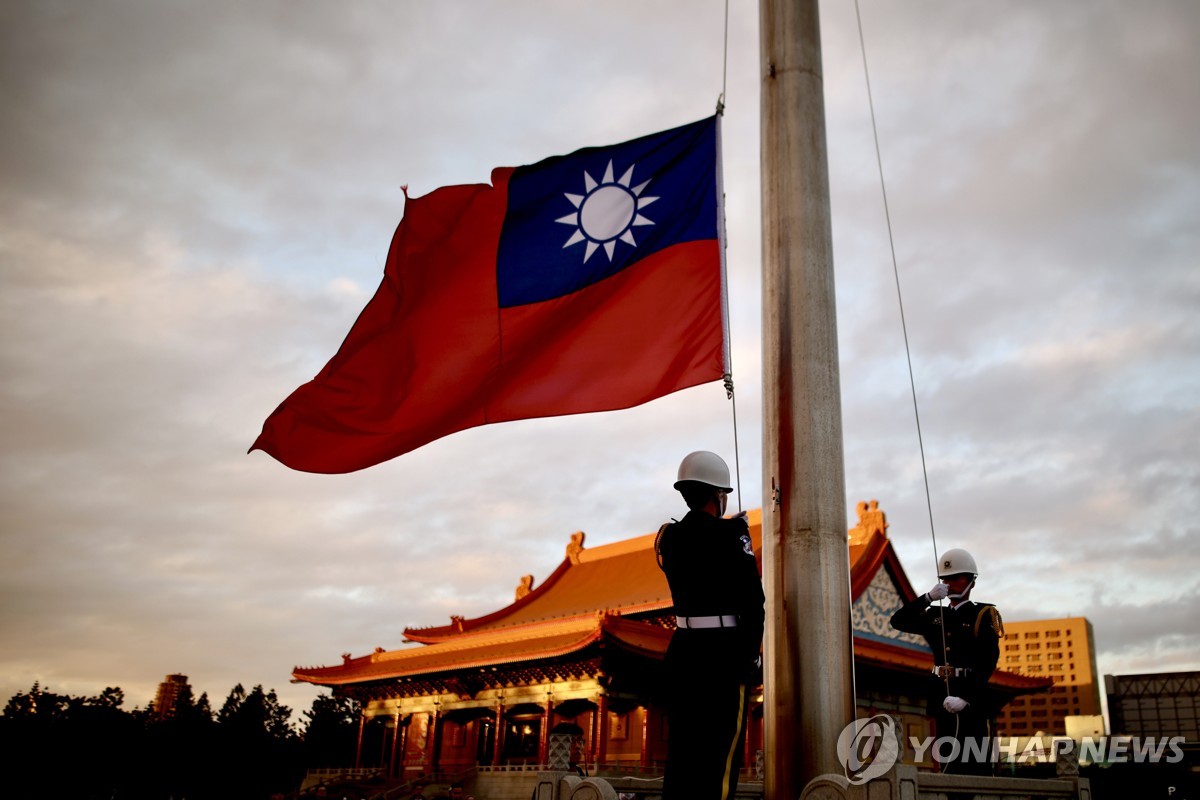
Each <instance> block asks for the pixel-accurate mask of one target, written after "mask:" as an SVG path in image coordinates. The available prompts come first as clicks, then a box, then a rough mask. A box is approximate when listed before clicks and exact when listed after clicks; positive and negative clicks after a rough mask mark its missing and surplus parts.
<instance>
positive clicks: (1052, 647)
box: [1046, 642, 1062, 650]
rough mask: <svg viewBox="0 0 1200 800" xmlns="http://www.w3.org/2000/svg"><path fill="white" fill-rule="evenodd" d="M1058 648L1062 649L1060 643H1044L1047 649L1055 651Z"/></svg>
mask: <svg viewBox="0 0 1200 800" xmlns="http://www.w3.org/2000/svg"><path fill="white" fill-rule="evenodd" d="M1060 647H1062V642H1046V648H1047V649H1050V650H1057V649H1058V648H1060Z"/></svg>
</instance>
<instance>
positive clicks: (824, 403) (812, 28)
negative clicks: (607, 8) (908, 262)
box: [759, 0, 854, 800]
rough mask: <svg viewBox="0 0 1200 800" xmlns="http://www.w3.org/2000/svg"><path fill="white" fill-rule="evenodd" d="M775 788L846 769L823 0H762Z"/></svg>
mask: <svg viewBox="0 0 1200 800" xmlns="http://www.w3.org/2000/svg"><path fill="white" fill-rule="evenodd" d="M759 14H760V36H761V61H762V64H761V66H762V75H761V79H762V94H761V102H762V110H761V111H762V119H761V125H762V132H761V137H762V163H761V168H762V215H763V222H762V224H763V239H762V241H763V266H762V269H763V289H762V291H763V341H762V347H763V407H764V408H763V411H764V413H763V487H764V494H765V495H766V496H765V498H764V502H763V583H764V586H765V589H766V594H767V628H766V659H765V661H766V663H765V665H764V669H765V698H764V714H765V717H764V733H765V739H766V741H765V742H764V748H765V751H766V758H767V771H766V776H765V778H766V785H765V787H764V789H765V795H766V798H767V800H794V798H796V797H799V796H800V793H801V791H802V790H803V789H804V786H805V785H806V784H807V783H808V782H809V781H811V780H812V779H813V778H815V777H817V776H818V775H822V774H826V773H837V774H842V773H843V768H842V766H841V763H840V761H839V760H838V756H837V738H838V734H839V733H841V731H842V729H843V728H844V727H845V726H846V725H847V724H849V723H850V722H851V721H852V720H853V718H854V690H853V651H852V647H853V644H852V634H851V622H850V563H849V554H848V549H847V538H846V530H847V528H846V489H845V476H844V464H843V454H842V412H841V393H840V389H841V387H840V382H839V377H838V351H837V320H836V313H835V304H834V281H833V246H832V232H831V222H830V212H829V171H828V163H827V156H826V147H825V107H824V96H823V85H822V67H821V45H820V28H819V21H818V12H817V0H760V3H759Z"/></svg>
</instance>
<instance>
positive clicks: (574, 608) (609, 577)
mask: <svg viewBox="0 0 1200 800" xmlns="http://www.w3.org/2000/svg"><path fill="white" fill-rule="evenodd" d="M749 520H750V538H751V539H752V540H753V542H754V552H755V555H756V556H757V557H758V559H759V562H760V570H761V561H762V512H761V511H759V510H754V511H751V512H749ZM655 536H656V534H653V533H650V534H646V535H644V536H638V537H635V538H633V539H626V540H624V541H620V542H613V543H612V544H606V545H601V546H600V547H596V548H590V549H586V550H582V551H581V552H579V553H578V555H577V556H576V557H575V559H574V560H573V559H572V558H571V557H570V556H568V557H567V558H564V559H563V561H562V563H561V564H559V565H558V568H557V569H555V570H554V572H552V573H551V574H550V576H549V577H548V578H546V580H545V581H544V582H543V583H542V584H541V585H540V586H537V587H536V588H534V589H533V591H531V592H530V593H529V594H527V595H526V596H525V597H522V598H521V599H520V600H516V601H514V602H513V603H511V604H510V605H508V606H505V607H504V608H502V609H500V610H499V611H495V612H493V613H491V614H488V615H486V616H482V617H476V618H475V619H469V620H459V619H456V620H455V622H452V623H451V624H449V625H441V626H434V627H429V628H406V629H405V630H404V636H405V638H407V639H409V640H411V641H414V642H425V643H428V644H432V643H434V642H441V641H446V640H447V639H451V638H454V637H457V636H460V635H462V634H464V633H471V632H475V631H484V630H494V629H500V628H511V627H515V626H519V625H528V624H530V623H534V622H543V621H546V620H551V619H563V618H566V617H570V616H574V615H576V614H587V613H594V612H595V611H596V610H598V609H603V610H605V611H608V612H610V613H612V614H622V615H624V614H638V613H642V612H645V611H656V610H658V609H666V608H670V607H671V590H670V587H668V586H667V579H666V577H665V576H664V575H663V573H662V570H660V569H659V568H658V562H657V561H656V560H655V558H654V554H653V550H654V537H655Z"/></svg>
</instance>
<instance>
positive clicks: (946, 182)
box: [0, 0, 1200, 718]
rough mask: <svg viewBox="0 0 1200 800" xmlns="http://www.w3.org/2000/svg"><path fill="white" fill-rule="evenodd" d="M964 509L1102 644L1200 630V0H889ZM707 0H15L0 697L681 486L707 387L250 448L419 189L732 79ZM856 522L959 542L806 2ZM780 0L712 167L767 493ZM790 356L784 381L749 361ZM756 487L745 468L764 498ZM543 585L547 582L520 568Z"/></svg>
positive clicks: (874, 185)
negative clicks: (583, 407)
mask: <svg viewBox="0 0 1200 800" xmlns="http://www.w3.org/2000/svg"><path fill="white" fill-rule="evenodd" d="M861 8H862V23H863V34H864V37H865V42H866V59H867V62H868V65H869V69H870V79H871V87H872V91H873V93H874V101H875V111H876V115H877V119H878V126H879V141H880V148H881V155H882V162H883V168H884V172H885V177H886V182H887V184H886V185H887V195H888V199H889V202H890V212H891V222H892V229H893V232H894V237H895V251H896V257H897V261H898V267H899V273H900V279H901V283H902V288H903V296H904V303H905V308H904V310H905V315H906V318H907V322H908V336H909V341H910V345H911V349H912V362H913V368H914V379H915V384H916V388H917V395H918V401H919V407H920V415H921V424H922V429H923V433H924V445H925V452H926V457H927V463H928V470H929V480H930V495H931V499H932V507H933V517H934V523H935V527H936V533H937V541H938V544H939V545H940V546H941V547H942V548H943V549H945V548H949V547H966V548H968V549H969V550H971V551H972V552H973V553H974V554H975V556H976V558H977V560H978V561H979V563H980V567H981V573H982V574H981V576H980V579H979V584H978V588H977V590H976V591H977V593H976V598H977V599H981V600H988V601H992V602H995V603H996V604H997V605H998V606H999V607H1000V609H1001V611H1002V613H1003V614H1004V616H1005V617H1006V618H1007V619H1014V620H1019V619H1034V618H1045V617H1056V616H1087V617H1088V618H1089V619H1090V620H1091V621H1092V623H1093V625H1094V626H1095V632H1096V637H1097V642H1096V644H1097V656H1098V661H1099V668H1100V670H1101V672H1102V673H1130V672H1151V671H1163V670H1177V669H1188V670H1195V669H1200V627H1198V626H1197V625H1196V622H1195V619H1196V617H1197V610H1198V609H1200V457H1198V455H1200V447H1198V445H1197V443H1198V442H1200V313H1198V310H1200V224H1198V223H1200V82H1198V81H1197V80H1196V76H1197V75H1200V48H1197V47H1196V41H1197V36H1198V35H1200V4H1196V3H1194V2H1191V1H1190V0H1176V1H1167V0H1147V1H1146V2H1142V3H1137V4H1133V3H1126V2H1116V1H1115V0H1114V1H1111V2H1082V0H1072V1H1070V2H1067V1H1065V0H1064V1H1063V2H1056V3H1045V2H1037V1H1036V0H1030V1H1028V2H1017V1H1016V0H1000V1H999V2H990V3H984V2H974V1H971V2H963V1H962V0H942V1H937V2H935V1H934V0H907V2H904V3H894V2H882V1H881V0H862V4H861ZM723 16H724V3H722V2H720V0H704V1H703V2H697V1H696V0H688V1H687V2H682V1H680V2H666V1H665V0H664V1H662V2H654V3H646V2H641V1H640V0H628V1H625V0H619V1H618V0H613V1H611V2H604V3H561V2H559V3H552V2H524V1H523V0H515V1H514V2H472V3H465V2H464V3H445V2H443V3H436V4H435V3H416V2H383V1H382V0H378V1H372V2H366V1H364V0H359V1H358V2H351V3H329V2H317V0H295V1H292V2H284V1H283V0H273V1H268V0H255V1H254V2H233V0H209V1H208V2H203V3H198V2H192V3H188V2H150V0H96V1H95V2H84V1H83V0H75V1H74V2H70V1H68V2H42V1H41V0H10V2H6V3H4V4H3V5H2V6H0V65H2V66H0V82H2V83H0V88H2V93H0V96H2V97H3V98H4V99H3V103H2V104H0V176H2V177H0V280H2V281H3V291H2V293H0V369H2V370H3V380H2V382H0V435H2V439H0V500H2V511H0V548H2V549H0V645H2V647H0V693H2V694H3V699H5V700H6V699H7V698H8V697H10V696H11V695H12V694H13V693H15V692H17V691H27V690H28V689H29V687H30V686H31V685H32V684H33V683H34V682H35V681H40V682H41V684H42V686H43V687H44V688H46V689H49V690H51V691H56V692H60V693H69V694H94V693H96V692H99V691H100V690H101V689H103V688H104V687H106V686H120V687H121V688H123V689H124V690H125V692H126V695H127V705H128V707H130V708H131V707H133V706H135V705H140V706H144V705H145V704H146V703H147V702H149V701H150V700H151V698H152V697H153V692H154V689H155V686H156V685H157V683H158V682H159V681H161V680H162V679H163V676H164V675H166V674H167V673H175V672H180V673H184V674H186V675H188V676H189V677H190V680H191V683H192V685H193V687H194V688H195V690H196V692H197V693H199V692H202V691H206V692H208V693H209V695H210V697H211V698H213V701H214V704H219V702H220V701H221V700H222V699H223V698H224V697H225V696H226V695H227V694H228V692H229V690H230V689H231V688H232V687H233V685H234V684H236V683H239V682H240V683H242V684H244V685H245V686H247V687H250V686H252V685H254V684H259V683H261V684H263V685H264V686H265V687H267V688H275V689H276V690H277V691H278V692H279V694H280V697H281V699H282V700H283V701H284V702H285V703H287V704H289V705H291V706H292V707H293V709H294V711H295V715H296V717H297V718H298V716H299V714H300V712H301V711H302V710H304V709H306V708H307V707H308V705H309V703H310V702H311V699H312V697H313V696H315V694H316V690H315V689H313V688H312V687H308V686H294V685H290V684H289V678H290V674H291V670H292V668H293V667H294V666H296V665H317V664H332V663H340V661H341V658H340V656H341V654H342V653H345V652H349V653H353V654H355V655H362V654H364V653H369V652H370V651H371V650H373V649H374V648H375V647H377V646H383V647H386V648H389V649H391V648H395V647H398V646H400V645H401V643H402V642H401V640H402V633H401V632H402V630H403V628H404V627H405V626H406V625H435V624H444V623H446V622H447V621H448V620H449V615H451V614H461V615H465V616H468V617H471V616H476V615H479V614H482V613H486V612H489V611H492V610H495V609H496V608H499V607H500V606H502V605H504V604H506V603H508V602H510V601H511V599H512V596H513V590H514V588H515V587H516V585H517V583H518V580H519V578H520V576H521V575H523V574H526V573H533V575H534V576H535V581H536V582H540V581H541V580H542V579H544V578H545V577H546V576H547V575H548V574H549V573H550V572H551V571H552V570H553V568H554V567H555V566H556V565H557V564H558V563H559V561H561V559H562V557H563V552H564V548H565V546H566V544H567V542H568V540H569V538H570V535H571V533H572V532H574V531H576V530H582V531H585V532H586V533H587V544H588V545H590V546H595V545H597V544H602V543H605V542H611V541H615V540H618V539H622V538H626V537H629V536H634V535H638V534H643V533H647V532H650V531H653V530H654V529H656V528H657V527H658V525H659V524H660V523H661V522H663V521H665V520H666V519H667V518H669V517H670V516H672V515H674V516H679V514H680V513H682V511H683V508H682V504H681V502H680V500H679V498H678V495H677V494H676V493H675V492H673V491H672V489H671V483H672V481H673V479H674V472H675V468H676V466H677V464H678V461H679V459H680V458H681V457H682V456H683V455H684V454H686V453H687V452H689V451H691V450H695V449H701V448H703V449H711V450H716V451H718V452H720V453H722V454H723V455H725V456H726V458H727V459H729V460H730V461H731V462H732V460H733V451H734V441H733V432H732V414H731V411H730V406H729V403H728V401H727V400H726V399H725V393H724V390H723V389H722V388H721V386H720V385H719V384H710V385H706V386H701V387H698V388H693V389H689V390H685V391H683V392H680V393H677V394H675V395H672V396H669V397H667V398H663V399H661V400H658V401H655V402H653V403H650V404H648V405H646V406H643V407H640V408H637V409H632V410H628V411H619V412H611V413H605V414H593V415H586V416H576V417H564V418H557V419H546V420H532V421H527V422H516V423H507V424H502V425H495V426H490V427H484V428H478V429H474V430H469V431H466V432H462V433H458V434H455V435H453V436H451V437H448V438H446V439H443V440H440V441H437V442H434V443H432V444H430V445H427V446H426V447H423V448H421V449H419V450H417V451H416V452H413V453H411V454H408V455H405V456H402V457H401V458H399V459H396V460H394V461H391V462H388V463H385V464H383V465H380V466H377V467H373V468H371V469H368V470H365V471H362V472H358V473H354V474H349V475H337V476H328V475H310V474H304V473H299V472H293V471H291V470H289V469H287V468H285V467H283V466H282V465H281V464H279V463H278V462H276V461H274V460H273V459H271V458H270V457H268V456H266V455H265V454H263V453H261V452H256V453H252V454H250V455H247V454H246V449H247V448H248V447H249V445H250V444H251V443H252V442H253V441H254V439H255V437H256V436H257V434H258V432H259V430H260V428H261V425H262V422H263V420H264V419H265V418H266V416H267V415H268V414H269V413H270V412H271V411H272V410H273V409H274V408H275V407H276V405H277V404H278V403H279V402H280V401H281V400H282V399H283V398H284V397H285V396H287V394H288V393H289V392H291V391H292V390H293V389H294V388H295V387H296V386H298V385H299V384H301V383H303V382H304V381H306V380H308V379H309V378H311V377H312V376H313V375H314V374H315V373H316V372H317V371H318V370H320V368H321V367H322V366H323V365H324V363H325V362H326V361H327V360H328V359H329V357H330V356H332V355H333V353H334V352H335V351H336V349H337V346H338V344H339V343H340V342H341V340H342V337H343V336H344V335H345V333H346V331H347V330H348V329H349V327H350V325H351V324H352V323H353V321H354V319H355V318H356V316H357V315H358V312H359V311H360V310H361V309H362V307H363V305H364V304H365V303H366V301H367V299H368V298H369V297H370V296H371V295H372V294H373V292H374V290H375V288H376V286H377V285H378V283H379V280H380V277H381V273H382V268H383V262H384V258H385V256H386V252H387V246H388V243H389V241H390V239H391V235H392V232H393V230H394V228H395V226H396V224H397V222H398V221H399V219H400V218H401V215H402V214H403V211H404V195H403V193H402V191H401V189H400V187H401V185H407V186H408V187H409V192H410V194H412V195H413V196H419V195H423V194H425V193H427V192H429V191H432V190H433V189H435V188H437V187H439V186H444V185H449V184H456V183H478V182H483V181H486V180H487V179H488V175H489V173H490V171H491V169H492V168H493V167H497V166H515V165H519V164H528V163H532V162H535V161H538V160H540V159H542V158H545V157H547V156H551V155H555V154H560V153H567V152H570V151H573V150H576V149H578V148H580V147H585V146H591V145H604V144H611V143H615V142H619V141H623V140H626V139H631V138H634V137H636V136H640V135H643V134H647V133H651V132H653V131H657V130H662V129H665V128H670V127H674V126H676V125H681V124H684V123H686V122H690V121H693V120H696V119H699V118H702V117H705V116H707V115H709V114H711V113H712V112H713V109H714V106H715V104H716V100H717V96H718V94H719V93H720V92H721V88H722V43H723ZM822 35H823V45H824V57H825V92H826V110H827V116H828V120H827V122H828V126H827V129H828V141H829V160H830V179H831V185H832V186H831V191H832V212H833V235H834V257H835V270H836V275H837V292H838V324H839V340H840V345H839V346H840V364H841V381H842V396H843V401H842V402H843V415H844V428H845V445H846V446H845V454H846V487H847V498H846V507H847V517H848V521H849V522H850V524H853V521H854V513H853V509H854V505H855V503H856V502H857V501H858V500H866V499H878V501H879V503H880V507H881V508H882V509H884V510H885V511H886V512H887V514H888V519H889V521H890V523H891V527H890V530H889V534H890V536H891V539H892V541H893V542H894V544H895V546H896V547H897V549H898V551H899V553H900V556H901V559H902V561H903V563H904V565H905V568H906V569H907V572H908V575H909V577H910V578H911V580H912V582H913V583H914V585H915V586H917V587H918V590H924V589H925V588H928V586H929V585H931V584H932V583H933V580H934V572H933V565H934V553H933V546H932V543H931V535H930V522H929V515H928V512H927V511H926V507H925V489H924V485H923V483H922V477H921V461H920V453H919V449H918V442H917V436H916V430H915V426H914V421H913V404H912V398H911V395H910V387H909V378H908V373H907V367H906V362H905V349H904V337H903V332H902V329H901V326H900V314H899V309H898V304H897V292H896V285H895V281H894V279H893V273H892V262H891V253H890V250H889V243H888V235H887V227H886V221H885V216H884V210H883V204H882V199H881V190H880V180H879V174H878V167H877V164H876V155H875V149H874V144H873V140H872V131H871V120H870V112H869V107H868V103H867V93H866V83H865V80H864V72H863V53H862V50H861V49H860V45H859V37H858V28H857V25H856V20H855V9H854V5H853V3H850V2H843V1H842V0H831V1H830V2H826V3H824V4H823V8H822ZM758 58H759V56H758V16H757V4H755V3H750V2H745V0H732V2H731V3H730V20H729V51H728V79H727V80H728V86H727V98H726V102H727V111H726V117H725V120H724V145H725V149H724V168H725V188H726V195H727V198H726V204H727V215H728V263H729V296H730V303H731V321H732V331H731V335H732V344H733V364H734V373H735V381H736V384H737V386H738V404H737V410H738V419H737V423H738V435H739V449H740V453H741V464H740V466H741V476H742V481H741V495H742V498H743V500H742V503H743V505H744V506H745V507H747V508H752V507H758V506H760V505H761V504H762V483H763V481H762V476H761V461H762V446H761V439H762V428H761V416H762V415H761V398H762V395H763V391H764V387H762V386H761V371H760V364H761V360H762V359H761V353H760V340H761V331H760V314H759V305H760V294H759V293H760V277H759V263H760V220H759V147H758V143H759V116H758V115H759V97H758V87H759V74H760V69H759V62H758ZM765 390H766V391H770V387H766V389H765ZM735 499H736V498H735ZM535 585H536V583H535Z"/></svg>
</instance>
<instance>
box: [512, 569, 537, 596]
mask: <svg viewBox="0 0 1200 800" xmlns="http://www.w3.org/2000/svg"><path fill="white" fill-rule="evenodd" d="M532 591H533V576H532V575H522V576H521V582H520V583H518V584H517V591H516V592H515V593H514V597H513V602H514V603H515V602H516V601H518V600H520V599H521V598H522V597H524V596H525V595H527V594H529V593H530V592H532Z"/></svg>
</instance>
